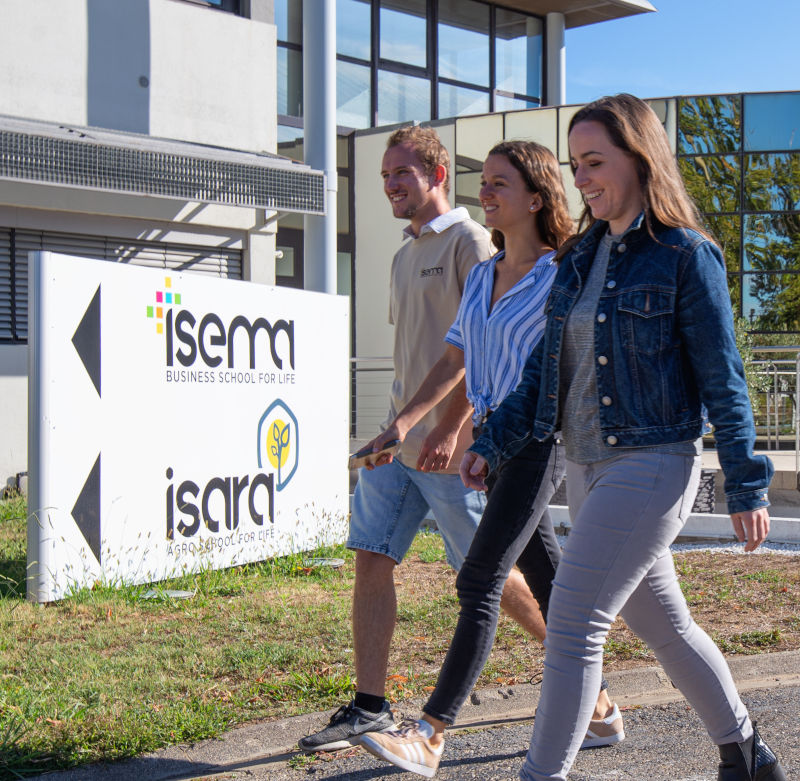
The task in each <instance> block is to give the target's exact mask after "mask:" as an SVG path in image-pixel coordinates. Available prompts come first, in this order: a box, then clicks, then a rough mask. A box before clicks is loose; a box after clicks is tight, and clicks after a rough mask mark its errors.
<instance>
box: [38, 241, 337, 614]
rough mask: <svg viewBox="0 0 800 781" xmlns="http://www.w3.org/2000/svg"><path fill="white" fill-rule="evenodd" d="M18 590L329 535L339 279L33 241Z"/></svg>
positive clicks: (123, 578) (86, 582) (181, 567)
mask: <svg viewBox="0 0 800 781" xmlns="http://www.w3.org/2000/svg"><path fill="white" fill-rule="evenodd" d="M30 279H31V285H30V306H29V312H30V338H29V345H30V348H29V349H30V372H29V424H28V425H29V437H28V439H29V442H28V452H29V468H28V472H29V521H28V597H29V599H32V600H35V601H39V602H49V601H53V600H56V599H60V598H62V597H64V596H65V595H67V594H69V593H70V592H71V591H74V590H76V589H80V588H82V587H86V586H91V585H92V584H94V583H96V582H98V581H99V582H105V583H109V584H122V583H145V582H151V581H156V580H163V579H165V578H168V577H172V576H176V575H180V574H184V573H190V572H197V571H199V570H201V569H205V568H214V569H216V568H221V567H230V566H234V565H237V564H244V563H247V562H253V561H260V560H263V559H265V558H268V557H270V556H276V555H284V554H286V553H289V552H294V551H305V550H312V549H314V548H316V547H318V546H320V545H327V544H332V543H335V542H340V541H341V540H342V539H343V538H344V536H345V532H346V523H347V512H348V475H347V471H346V466H345V464H346V460H347V451H348V355H349V307H348V302H347V299H346V298H344V297H338V296H329V295H323V294H320V293H310V292H306V291H298V290H289V289H285V288H274V287H267V286H264V285H255V284H251V283H246V282H236V281H231V280H220V279H205V278H203V277H201V276H199V275H193V274H182V273H175V272H171V271H168V270H153V269H142V268H132V267H127V266H121V265H120V264H112V263H108V262H104V261H94V260H86V259H81V258H72V257H68V256H64V255H57V254H53V253H47V252H41V253H32V255H31V268H30Z"/></svg>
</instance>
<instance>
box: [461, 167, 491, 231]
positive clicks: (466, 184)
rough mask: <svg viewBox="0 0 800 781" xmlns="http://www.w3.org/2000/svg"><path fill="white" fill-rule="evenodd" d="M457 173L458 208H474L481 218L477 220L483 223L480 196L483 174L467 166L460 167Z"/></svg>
mask: <svg viewBox="0 0 800 781" xmlns="http://www.w3.org/2000/svg"><path fill="white" fill-rule="evenodd" d="M458 168H459V170H458V171H457V173H456V204H457V205H458V206H467V207H473V208H475V209H477V210H478V212H477V213H478V214H479V215H480V216H479V217H475V219H476V220H477V221H478V222H479V223H481V225H482V224H483V222H484V219H483V209H481V205H480V200H479V199H478V194H479V193H480V190H481V172H480V171H474V170H470V169H469V168H466V167H465V166H459V167H458Z"/></svg>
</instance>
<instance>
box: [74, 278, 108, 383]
mask: <svg viewBox="0 0 800 781" xmlns="http://www.w3.org/2000/svg"><path fill="white" fill-rule="evenodd" d="M72 344H73V345H75V349H76V350H77V351H78V355H79V356H80V359H81V360H82V361H83V365H84V366H85V367H86V371H87V372H88V374H89V377H90V378H91V380H92V382H93V383H94V387H95V389H96V390H97V395H98V396H101V397H102V395H101V393H100V285H98V286H97V291H96V292H95V294H94V297H93V298H92V300H91V303H90V304H89V306H88V307H86V312H84V315H83V318H82V319H81V322H80V323H79V324H78V327H77V329H76V330H75V334H74V336H73V337H72Z"/></svg>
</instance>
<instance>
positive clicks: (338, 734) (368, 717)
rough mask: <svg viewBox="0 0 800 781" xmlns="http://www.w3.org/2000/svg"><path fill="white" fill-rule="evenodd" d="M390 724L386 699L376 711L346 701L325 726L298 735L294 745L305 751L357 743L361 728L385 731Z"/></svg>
mask: <svg viewBox="0 0 800 781" xmlns="http://www.w3.org/2000/svg"><path fill="white" fill-rule="evenodd" d="M393 728H394V717H393V716H392V711H391V709H390V708H389V703H388V702H384V703H383V709H382V710H381V712H380V713H370V712H369V711H368V710H364V709H363V708H357V707H356V706H355V705H353V703H352V702H349V703H348V704H347V705H342V706H341V707H340V708H339V710H337V711H336V713H334V714H333V716H331V720H330V721H329V722H328V726H327V727H325V729H322V730H320V731H319V732H315V733H314V734H313V735H309V736H308V737H305V738H301V739H300V740H299V741H297V745H298V746H300V750H301V751H305V752H306V753H307V754H310V753H312V752H314V751H334V750H335V749H339V748H348V747H349V746H355V745H357V744H358V739H359V737H360V736H361V735H363V734H364V733H365V732H385V731H386V730H387V729H393Z"/></svg>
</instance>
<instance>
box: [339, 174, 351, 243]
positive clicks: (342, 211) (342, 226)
mask: <svg viewBox="0 0 800 781" xmlns="http://www.w3.org/2000/svg"><path fill="white" fill-rule="evenodd" d="M349 183H350V180H349V179H348V178H347V177H346V176H337V177H336V187H337V190H336V231H337V233H349V232H350V190H349Z"/></svg>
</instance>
